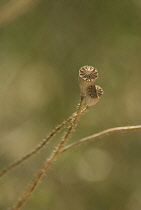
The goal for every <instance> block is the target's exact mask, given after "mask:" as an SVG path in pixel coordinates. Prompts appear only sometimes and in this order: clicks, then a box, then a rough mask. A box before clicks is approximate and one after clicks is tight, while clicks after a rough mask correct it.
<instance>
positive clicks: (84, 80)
mask: <svg viewBox="0 0 141 210" xmlns="http://www.w3.org/2000/svg"><path fill="white" fill-rule="evenodd" d="M97 78H98V71H97V69H96V68H94V67H92V66H83V67H82V68H80V70H79V77H78V81H79V87H80V93H81V94H80V103H79V104H78V106H77V111H76V113H74V114H72V115H71V117H69V118H68V119H67V120H66V121H64V122H63V123H61V124H60V125H58V126H57V127H56V128H55V129H54V130H53V131H52V132H51V133H50V134H49V135H48V136H47V137H46V138H45V139H43V140H42V141H41V142H40V144H39V145H37V146H36V148H35V149H33V150H32V151H31V152H30V153H28V154H26V155H25V156H24V157H22V158H21V159H19V160H18V161H15V162H14V163H12V164H10V165H9V166H8V167H6V168H5V169H3V170H1V171H0V176H3V175H4V174H5V173H7V172H8V171H10V170H11V169H12V168H14V167H16V166H18V165H19V164H21V163H22V162H23V161H24V160H26V159H28V158H29V157H31V156H32V155H34V154H36V153H37V152H38V151H39V150H40V149H42V148H43V147H44V146H45V145H46V144H47V143H48V142H50V140H51V138H52V137H53V136H55V134H57V132H59V131H60V130H61V129H62V128H63V127H64V126H66V125H67V124H68V123H70V126H69V128H68V129H67V131H66V132H65V134H63V137H62V139H61V141H60V143H59V144H58V146H57V147H56V148H55V149H54V151H53V152H52V154H51V155H50V157H49V158H47V160H46V161H45V163H44V164H43V165H42V167H41V168H40V170H39V171H38V172H37V174H36V176H35V178H34V179H33V181H32V182H31V184H30V185H29V186H28V188H27V189H26V190H25V192H24V193H23V194H22V196H21V197H20V199H19V200H18V201H17V203H16V205H15V206H14V207H13V208H11V209H12V210H18V209H20V208H21V207H22V206H23V205H24V204H25V203H26V202H27V199H28V198H29V197H30V196H31V194H32V193H33V191H34V190H35V188H36V187H37V185H38V183H39V181H40V180H41V179H42V177H43V176H44V175H45V174H46V173H47V171H48V169H49V168H50V167H51V166H52V164H53V162H54V160H56V159H57V157H58V156H59V155H60V154H62V153H63V152H65V151H67V150H69V149H72V148H74V147H76V146H78V145H80V144H83V143H85V142H88V141H92V140H95V139H98V138H99V137H103V136H104V135H106V134H110V133H115V132H120V131H130V130H139V129H141V125H136V126H125V127H116V128H110V129H107V130H104V131H102V132H99V133H96V134H94V135H92V136H88V137H85V138H83V139H80V140H78V141H75V142H74V143H72V144H69V145H67V146H65V143H66V142H67V140H68V138H69V137H70V134H71V133H72V131H73V130H74V128H75V126H76V125H77V121H78V119H79V118H80V116H81V115H82V114H83V113H85V112H86V111H87V110H88V109H89V108H90V107H91V106H93V105H95V104H96V103H97V102H98V101H99V100H100V98H101V96H102V95H103V90H102V88H101V87H100V86H98V85H94V82H95V80H96V79H97ZM84 102H85V103H86V106H85V107H84V108H83V106H84Z"/></svg>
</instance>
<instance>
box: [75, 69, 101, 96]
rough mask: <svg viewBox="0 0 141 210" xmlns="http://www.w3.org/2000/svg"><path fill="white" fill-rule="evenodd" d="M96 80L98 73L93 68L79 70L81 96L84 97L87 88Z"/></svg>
mask: <svg viewBox="0 0 141 210" xmlns="http://www.w3.org/2000/svg"><path fill="white" fill-rule="evenodd" d="M97 78H98V71H97V69H96V68H94V67H93V66H83V67H81V69H80V70H79V77H78V80H79V86H80V91H81V95H82V96H86V92H87V88H88V87H89V86H90V85H93V83H94V82H95V80H96V79H97Z"/></svg>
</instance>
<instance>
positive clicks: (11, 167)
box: [0, 107, 87, 177]
mask: <svg viewBox="0 0 141 210" xmlns="http://www.w3.org/2000/svg"><path fill="white" fill-rule="evenodd" d="M86 111H87V107H85V108H84V109H83V110H82V111H81V114H83V113H84V112H86ZM76 115H77V113H74V114H72V116H71V117H69V118H68V119H67V120H66V121H64V122H63V123H61V124H60V125H58V126H57V127H56V128H55V129H54V130H53V131H52V132H51V133H50V134H49V135H48V136H47V137H45V138H44V139H43V140H42V141H41V142H40V143H39V144H38V145H37V146H36V148H35V149H33V150H32V151H31V152H29V153H28V154H26V155H25V156H23V157H22V158H20V159H19V160H17V161H15V162H13V163H11V164H10V165H9V166H7V167H6V168H4V169H2V170H1V171H0V177H2V176H3V175H5V174H6V173H7V172H9V171H10V170H11V169H13V168H15V167H16V166H18V165H19V164H21V163H22V162H23V161H25V160H27V159H28V158H30V157H31V156H32V155H35V154H36V153H37V152H38V151H39V150H40V149H42V148H43V147H44V146H45V145H46V144H47V143H49V141H50V140H51V138H52V137H53V136H55V135H56V134H57V133H58V132H59V131H60V130H61V129H62V128H63V127H64V126H65V125H67V124H68V123H69V122H70V121H71V120H72V119H73V118H74V117H76Z"/></svg>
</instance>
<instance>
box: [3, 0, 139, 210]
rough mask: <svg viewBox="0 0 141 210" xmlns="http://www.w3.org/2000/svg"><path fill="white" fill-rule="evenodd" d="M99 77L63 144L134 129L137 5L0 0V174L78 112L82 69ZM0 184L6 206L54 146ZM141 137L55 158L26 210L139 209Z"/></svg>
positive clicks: (126, 136) (114, 139)
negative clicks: (97, 96)
mask: <svg viewBox="0 0 141 210" xmlns="http://www.w3.org/2000/svg"><path fill="white" fill-rule="evenodd" d="M84 65H92V66H95V67H96V68H97V69H98V71H99V78H98V80H97V81H96V84H98V85H100V86H101V87H102V88H103V89H104V95H103V97H102V99H101V100H100V102H99V103H98V104H97V105H96V106H95V107H92V108H91V109H90V111H89V112H88V113H86V114H85V115H83V116H82V118H81V120H80V121H79V124H78V127H77V128H76V129H75V132H73V135H72V136H71V139H70V142H74V141H76V140H78V139H81V138H83V137H86V136H89V135H92V134H94V133H96V132H99V131H102V130H104V129H107V128H110V127H117V126H125V125H137V124H140V123H141V108H140V107H141V105H140V103H141V90H140V89H141V1H140V0H122V1H120V0H114V1H113V0H107V1H105V0H100V1H99V0H93V1H92V0H91V1H86V0H81V1H80V0H72V1H68V0H59V1H55V0H52V1H49V0H48V1H46V0H40V1H39V0H36V1H32V0H20V1H16V0H13V1H12V0H11V1H10V0H1V1H0V168H1V169H2V168H4V167H5V166H7V165H8V164H9V163H11V162H13V161H15V160H17V159H18V158H20V157H22V156H23V155H25V154H26V153H27V152H29V151H31V150H32V149H33V148H34V147H35V146H36V145H37V144H38V143H39V141H40V140H41V139H42V138H44V136H46V134H49V133H50V132H51V131H52V129H54V128H55V127H56V126H57V125H58V124H59V123H60V122H62V121H63V120H64V119H67V117H68V116H69V115H70V114H71V113H73V112H74V111H75V110H76V107H77V103H78V101H79V95H80V93H79V87H78V82H77V77H78V70H79V68H80V67H81V66H84ZM61 136H62V134H61V133H59V135H57V136H56V137H55V138H54V141H53V142H52V143H51V144H50V145H47V146H46V147H45V148H44V149H43V150H41V152H40V153H38V154H37V155H35V156H34V157H32V158H30V159H29V160H27V161H25V162H24V163H23V164H21V165H20V166H18V167H17V168H15V169H13V170H12V171H10V172H9V173H7V174H6V175H5V176H4V177H2V178H1V179H0V186H1V187H0V209H1V210H4V209H7V208H8V207H11V206H13V204H14V203H15V202H17V200H18V198H19V196H20V195H21V194H22V192H23V191H24V190H25V188H26V187H27V186H28V184H29V183H30V182H31V180H32V179H33V177H34V176H35V174H36V172H37V170H38V169H39V168H40V167H41V165H42V164H43V163H44V161H45V159H46V158H47V157H48V156H49V155H50V153H51V151H52V150H53V148H54V146H55V145H56V144H57V143H58V142H59V141H60V139H61ZM140 178H141V132H140V131H136V132H135V131H134V132H133V131H130V132H124V133H116V134H112V135H108V136H106V137H104V138H101V139H99V140H98V141H95V142H94V141H93V142H89V143H87V144H83V145H82V146H79V147H76V148H75V149H72V150H69V151H67V152H65V153H64V154H62V155H61V156H60V158H59V159H57V161H56V162H55V164H54V165H53V167H52V168H51V169H50V170H49V173H48V174H47V175H46V176H45V177H44V178H43V180H42V181H41V182H40V184H39V186H38V188H37V189H36V190H35V192H34V193H33V195H32V196H31V198H30V199H29V200H28V202H27V203H26V205H25V206H24V207H23V209H24V210H31V209H34V210H39V209H40V210H46V209H48V210H49V209H51V210H62V209H63V210H66V209H67V210H92V209H94V210H119V209H120V210H140V209H141V181H140V180H141V179H140Z"/></svg>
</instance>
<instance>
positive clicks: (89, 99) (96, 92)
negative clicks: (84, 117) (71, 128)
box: [86, 85, 104, 106]
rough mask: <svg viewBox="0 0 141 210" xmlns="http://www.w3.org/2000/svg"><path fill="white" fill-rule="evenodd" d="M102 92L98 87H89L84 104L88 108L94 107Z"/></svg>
mask: <svg viewBox="0 0 141 210" xmlns="http://www.w3.org/2000/svg"><path fill="white" fill-rule="evenodd" d="M103 93H104V91H103V90H102V88H101V87H100V86H99V85H91V86H89V87H88V88H87V95H86V104H87V105H88V106H93V105H95V104H96V103H97V102H98V101H99V100H100V98H101V96H102V95H103Z"/></svg>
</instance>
